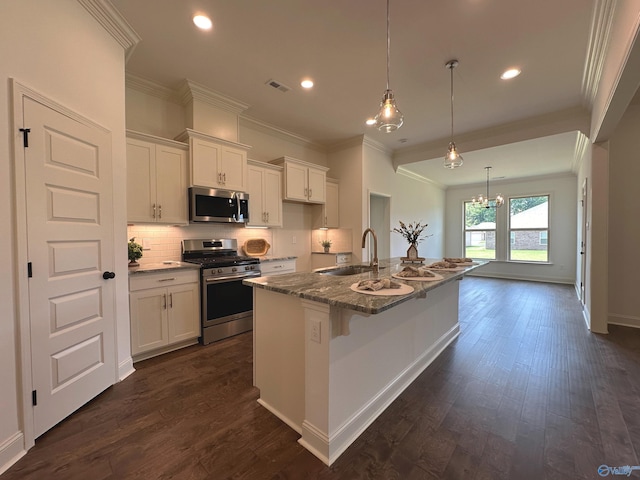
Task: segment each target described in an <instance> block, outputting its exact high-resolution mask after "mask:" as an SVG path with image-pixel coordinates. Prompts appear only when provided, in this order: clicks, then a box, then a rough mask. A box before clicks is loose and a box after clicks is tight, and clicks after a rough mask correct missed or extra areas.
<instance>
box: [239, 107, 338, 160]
mask: <svg viewBox="0 0 640 480" xmlns="http://www.w3.org/2000/svg"><path fill="white" fill-rule="evenodd" d="M239 121H240V126H243V127H246V128H250V129H251V130H255V131H258V132H261V133H264V134H266V135H269V136H272V137H276V138H279V139H280V140H284V141H285V142H290V143H293V144H295V145H300V146H302V147H305V148H309V149H311V150H314V151H317V152H320V153H327V149H326V147H324V146H323V145H320V144H318V143H315V142H314V141H312V140H310V139H309V138H306V137H303V136H301V135H298V134H296V133H293V132H290V131H288V130H284V129H282V128H280V127H276V126H275V125H271V124H269V123H266V122H263V121H262V120H258V119H256V118H253V117H251V116H249V115H240V117H239Z"/></svg>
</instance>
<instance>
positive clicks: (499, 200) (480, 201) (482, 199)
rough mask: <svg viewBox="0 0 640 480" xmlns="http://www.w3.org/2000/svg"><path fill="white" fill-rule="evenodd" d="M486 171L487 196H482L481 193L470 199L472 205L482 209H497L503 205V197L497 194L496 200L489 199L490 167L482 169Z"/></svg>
mask: <svg viewBox="0 0 640 480" xmlns="http://www.w3.org/2000/svg"><path fill="white" fill-rule="evenodd" d="M484 169H485V170H486V171H487V194H486V195H483V194H482V193H481V194H479V195H476V196H475V197H473V198H472V199H471V202H472V203H473V205H478V206H480V207H483V208H498V207H501V206H502V205H504V197H503V196H502V195H501V194H497V195H496V198H490V197H489V170H491V167H484Z"/></svg>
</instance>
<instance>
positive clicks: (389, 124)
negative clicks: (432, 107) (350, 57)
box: [374, 0, 404, 133]
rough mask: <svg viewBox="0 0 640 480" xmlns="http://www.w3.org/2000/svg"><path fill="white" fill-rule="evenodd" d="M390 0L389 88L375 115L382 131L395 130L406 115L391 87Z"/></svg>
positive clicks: (376, 122) (377, 125)
mask: <svg viewBox="0 0 640 480" xmlns="http://www.w3.org/2000/svg"><path fill="white" fill-rule="evenodd" d="M389 50H390V40H389V0H387V89H386V90H385V91H384V95H383V96H382V102H381V103H380V111H379V112H378V114H377V115H376V116H375V119H374V120H375V126H376V127H377V128H378V130H380V131H382V132H386V133H389V132H393V131H394V130H397V129H398V128H400V127H401V126H402V122H403V121H404V116H403V115H402V113H401V112H400V110H398V107H397V106H396V100H395V98H394V96H393V92H392V91H391V89H390V88H389V62H390V61H389V57H390V55H389Z"/></svg>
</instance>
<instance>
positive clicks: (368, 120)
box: [365, 118, 376, 125]
mask: <svg viewBox="0 0 640 480" xmlns="http://www.w3.org/2000/svg"><path fill="white" fill-rule="evenodd" d="M365 123H366V124H367V125H375V124H376V119H375V118H367V121H366V122H365Z"/></svg>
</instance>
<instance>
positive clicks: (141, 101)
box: [125, 87, 186, 139]
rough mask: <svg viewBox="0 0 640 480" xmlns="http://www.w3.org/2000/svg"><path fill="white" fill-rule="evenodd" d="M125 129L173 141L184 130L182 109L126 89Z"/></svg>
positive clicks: (166, 100)
mask: <svg viewBox="0 0 640 480" xmlns="http://www.w3.org/2000/svg"><path fill="white" fill-rule="evenodd" d="M125 102H126V106H127V109H126V112H127V120H126V122H127V128H128V129H130V130H135V131H138V132H144V133H149V134H151V135H156V136H157V137H162V138H170V139H174V138H175V137H176V136H178V135H179V134H180V133H182V132H183V131H184V130H185V128H186V123H185V110H184V107H183V106H182V105H180V104H178V103H176V102H173V101H170V100H168V99H167V98H161V97H159V96H154V95H149V94H145V93H142V92H140V91H138V90H135V89H133V88H130V87H127V89H126V98H125Z"/></svg>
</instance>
